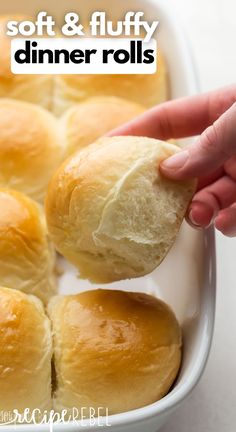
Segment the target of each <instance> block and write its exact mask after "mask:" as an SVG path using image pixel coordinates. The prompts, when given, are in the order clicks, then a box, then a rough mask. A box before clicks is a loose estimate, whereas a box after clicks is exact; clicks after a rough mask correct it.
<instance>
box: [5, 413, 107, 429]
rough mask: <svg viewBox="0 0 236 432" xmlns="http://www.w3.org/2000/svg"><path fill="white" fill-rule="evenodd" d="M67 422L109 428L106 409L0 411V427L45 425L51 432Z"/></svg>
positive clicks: (85, 426) (81, 426)
mask: <svg viewBox="0 0 236 432" xmlns="http://www.w3.org/2000/svg"><path fill="white" fill-rule="evenodd" d="M68 422H73V424H74V425H77V426H78V427H80V428H88V427H89V428H93V427H94V426H96V427H98V428H99V427H103V428H104V427H110V426H111V423H110V421H109V409H108V408H107V407H96V408H94V407H80V408H76V407H73V408H71V409H70V410H67V409H63V410H62V411H61V412H60V413H59V412H55V411H54V410H50V411H47V410H45V411H43V412H42V411H41V410H40V409H38V408H36V409H33V410H30V409H29V408H25V410H24V411H23V412H19V411H18V410H17V409H13V410H12V411H0V427H1V426H7V425H8V426H9V425H14V426H17V425H20V424H31V425H32V424H34V425H42V424H47V425H48V426H49V432H53V430H54V426H55V424H59V423H61V424H67V423H68ZM14 430H15V429H14Z"/></svg>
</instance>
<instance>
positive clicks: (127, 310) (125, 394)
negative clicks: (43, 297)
mask: <svg viewBox="0 0 236 432" xmlns="http://www.w3.org/2000/svg"><path fill="white" fill-rule="evenodd" d="M48 310H49V315H50V317H51V319H52V324H53V334H54V356H55V370H56V375H57V387H56V392H55V395H54V409H55V410H56V411H59V412H60V411H62V410H63V409H67V410H68V412H67V414H70V411H71V410H72V408H73V407H77V408H81V407H86V408H87V411H86V410H83V415H87V416H89V408H90V407H91V408H94V409H95V410H96V409H97V408H99V407H104V413H103V414H104V415H105V414H106V412H105V408H108V410H109V414H116V413H121V412H124V411H129V410H132V409H135V408H139V407H143V406H145V405H148V404H150V403H153V402H155V401H157V400H158V399H160V398H161V397H163V396H164V395H165V394H166V393H167V392H168V390H169V389H170V387H171V385H172V384H173V381H174V380H175V378H176V375H177V373H178V370H179V366H180V361H181V331H180V327H179V324H178V322H177V320H176V318H175V316H174V314H173V312H172V311H171V310H170V308H169V307H168V306H167V305H166V304H165V303H163V302H162V301H160V300H158V299H156V298H154V297H152V296H149V295H147V294H141V293H131V292H122V291H115V290H114V291H110V290H95V291H88V292H84V293H80V294H78V295H71V296H67V297H59V296H58V297H55V298H53V299H52V300H51V302H50V303H49V307H48ZM99 412H100V414H102V413H101V410H100V411H99Z"/></svg>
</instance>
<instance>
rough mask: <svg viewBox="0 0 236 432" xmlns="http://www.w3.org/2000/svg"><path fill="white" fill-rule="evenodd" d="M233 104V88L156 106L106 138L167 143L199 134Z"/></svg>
mask: <svg viewBox="0 0 236 432" xmlns="http://www.w3.org/2000/svg"><path fill="white" fill-rule="evenodd" d="M235 101H236V86H235V85H234V86H229V87H227V88H223V89H220V90H217V91H213V92H210V93H205V94H201V95H196V96H192V97H188V98H183V99H177V100H173V101H170V102H165V103H163V104H160V105H157V106H156V107H154V108H152V109H150V110H148V111H146V112H145V113H144V114H142V115H141V116H139V117H137V118H136V119H134V120H133V121H131V122H128V123H126V124H125V125H123V126H121V127H119V128H117V129H114V130H112V131H111V132H109V134H108V135H109V136H115V135H136V136H147V137H152V138H158V139H162V140H167V139H170V138H183V137H187V136H193V135H199V134H201V133H202V132H203V131H204V130H205V129H206V128H207V127H208V126H210V125H211V124H212V123H213V122H214V121H216V120H217V119H218V118H219V116H220V115H221V114H223V113H224V112H225V111H226V110H228V109H229V108H230V107H231V106H232V104H233V103H234V102H235Z"/></svg>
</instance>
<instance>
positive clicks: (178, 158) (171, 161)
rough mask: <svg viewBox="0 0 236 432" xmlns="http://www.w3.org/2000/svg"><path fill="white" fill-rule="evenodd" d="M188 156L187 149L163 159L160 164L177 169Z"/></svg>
mask: <svg viewBox="0 0 236 432" xmlns="http://www.w3.org/2000/svg"><path fill="white" fill-rule="evenodd" d="M188 158H189V152H188V151H187V150H184V151H181V152H179V153H176V154H175V155H174V156H171V157H170V158H168V159H166V160H164V161H163V162H162V166H164V167H165V168H168V169H179V168H182V167H183V165H184V164H185V163H186V162H187V160H188Z"/></svg>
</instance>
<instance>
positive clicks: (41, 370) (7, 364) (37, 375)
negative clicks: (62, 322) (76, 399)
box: [0, 287, 52, 419]
mask: <svg viewBox="0 0 236 432" xmlns="http://www.w3.org/2000/svg"><path fill="white" fill-rule="evenodd" d="M51 358H52V342H51V329H50V322H49V319H48V318H47V317H46V315H45V313H44V310H43V306H42V303H41V301H40V300H39V299H37V298H36V297H34V296H27V295H26V294H24V293H21V292H19V291H16V290H10V289H8V288H2V287H1V288H0V400H1V404H0V405H1V411H2V412H5V413H8V412H9V414H12V418H13V419H14V414H13V410H14V409H17V410H18V411H19V413H20V414H22V413H23V412H24V410H25V408H29V409H30V412H32V410H34V409H40V410H41V412H42V413H43V411H44V410H49V409H50V408H51ZM37 418H39V419H40V416H37Z"/></svg>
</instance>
